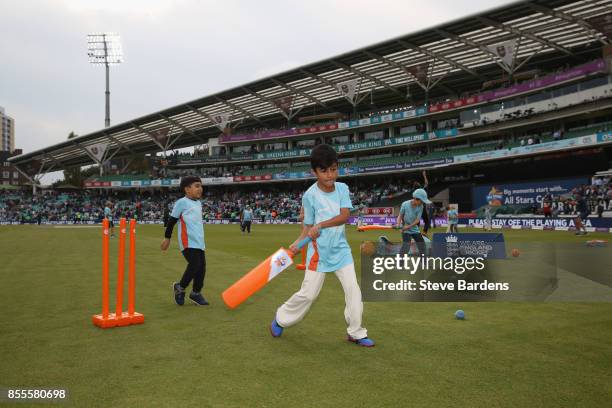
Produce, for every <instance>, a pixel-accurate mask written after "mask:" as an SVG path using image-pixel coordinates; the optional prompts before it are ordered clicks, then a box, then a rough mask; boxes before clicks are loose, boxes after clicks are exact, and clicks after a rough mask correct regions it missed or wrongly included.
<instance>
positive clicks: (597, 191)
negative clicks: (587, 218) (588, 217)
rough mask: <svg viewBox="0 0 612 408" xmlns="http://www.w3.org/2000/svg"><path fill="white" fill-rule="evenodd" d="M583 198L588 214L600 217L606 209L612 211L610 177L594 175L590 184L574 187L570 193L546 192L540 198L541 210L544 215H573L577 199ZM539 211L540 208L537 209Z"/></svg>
mask: <svg viewBox="0 0 612 408" xmlns="http://www.w3.org/2000/svg"><path fill="white" fill-rule="evenodd" d="M581 197H582V198H584V199H585V201H586V203H587V206H588V209H589V213H590V214H595V215H597V216H598V217H602V216H603V213H604V212H606V211H612V183H610V177H609V176H607V177H594V178H593V180H592V184H590V185H582V186H578V187H576V188H574V189H573V190H572V192H571V194H566V195H553V194H547V195H545V196H544V199H543V200H542V208H541V211H542V213H543V214H544V215H545V216H548V217H552V216H556V215H575V214H577V213H578V212H579V211H578V208H577V201H578V200H579V199H580V198H581ZM538 211H540V210H538Z"/></svg>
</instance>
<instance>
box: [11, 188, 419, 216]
mask: <svg viewBox="0 0 612 408" xmlns="http://www.w3.org/2000/svg"><path fill="white" fill-rule="evenodd" d="M304 190H305V188H304V187H303V186H300V187H295V188H293V189H287V188H285V189H284V190H274V189H270V188H268V189H267V190H265V191H264V190H259V191H249V192H245V191H236V190H235V189H224V188H221V187H218V188H214V189H213V188H210V189H209V188H205V190H204V196H203V198H202V212H203V217H204V219H205V220H207V221H210V220H215V219H230V220H237V219H238V218H240V213H241V212H242V210H244V208H245V207H247V206H250V207H251V209H252V210H253V214H254V217H255V218H256V219H257V220H260V221H263V222H265V221H276V220H287V221H296V220H297V218H298V216H299V213H300V207H301V196H302V193H303V191H304ZM351 191H352V202H353V206H354V207H355V208H356V209H358V208H361V207H367V206H375V205H377V204H379V203H381V202H382V201H383V200H384V199H386V198H391V197H393V196H395V195H397V194H401V193H403V192H406V191H408V187H402V186H400V185H399V184H393V183H388V184H384V185H373V186H372V185H369V186H368V185H366V184H356V185H354V186H351ZM180 196H181V195H180V193H179V191H178V189H172V190H142V191H141V190H129V191H116V190H115V191H112V190H79V191H58V190H47V191H43V192H42V193H39V194H37V195H32V192H31V190H0V222H20V223H37V222H41V223H42V222H67V223H77V224H78V223H89V222H99V221H100V220H101V219H102V218H103V214H104V207H105V206H107V205H109V204H110V205H109V207H110V208H111V211H112V214H113V217H114V218H115V219H118V218H120V217H126V218H131V217H136V218H137V219H139V220H143V221H161V220H162V219H163V216H164V210H165V209H166V208H168V209H170V208H171V206H172V203H173V202H174V201H175V200H177V199H178V198H180Z"/></svg>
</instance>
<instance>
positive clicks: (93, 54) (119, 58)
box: [87, 33, 123, 127]
mask: <svg viewBox="0 0 612 408" xmlns="http://www.w3.org/2000/svg"><path fill="white" fill-rule="evenodd" d="M87 56H88V57H89V62H90V63H91V64H94V65H104V67H105V68H106V92H105V96H106V116H105V117H104V127H109V126H110V88H109V82H110V81H109V78H110V75H109V71H110V69H109V68H110V66H111V65H119V64H121V63H122V62H123V51H122V49H121V41H120V38H119V36H118V35H117V34H114V33H95V34H88V35H87Z"/></svg>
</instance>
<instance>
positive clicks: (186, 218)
mask: <svg viewBox="0 0 612 408" xmlns="http://www.w3.org/2000/svg"><path fill="white" fill-rule="evenodd" d="M180 188H181V190H183V192H184V193H185V197H183V198H181V199H179V200H177V201H176V202H175V203H174V207H173V208H172V214H170V219H169V220H168V225H167V226H166V233H165V239H164V240H163V241H162V243H161V250H162V251H165V250H166V249H168V247H169V246H170V238H172V230H173V229H174V224H176V223H177V222H178V221H180V224H179V227H178V230H179V234H178V243H179V248H180V250H181V252H182V253H183V256H184V257H185V259H186V260H187V268H186V269H185V272H184V273H183V277H182V278H181V280H180V282H175V283H174V284H173V285H172V289H173V290H174V301H175V302H176V304H177V305H179V306H182V305H183V304H184V303H185V289H186V288H187V286H189V284H190V283H191V281H193V288H192V291H191V293H190V294H189V299H191V301H192V302H193V303H195V304H196V305H199V306H206V305H208V302H207V301H206V299H205V298H204V296H202V294H201V293H200V292H201V291H202V288H203V287H204V275H205V274H206V256H205V254H204V249H205V245H204V223H203V221H202V203H201V202H200V198H202V181H201V180H200V178H199V177H196V176H186V177H183V178H182V179H181V184H180Z"/></svg>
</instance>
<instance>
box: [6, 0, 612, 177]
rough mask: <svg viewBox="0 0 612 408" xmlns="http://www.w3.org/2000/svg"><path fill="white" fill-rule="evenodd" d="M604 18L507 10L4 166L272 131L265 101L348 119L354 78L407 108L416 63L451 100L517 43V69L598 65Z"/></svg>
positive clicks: (40, 167)
mask: <svg viewBox="0 0 612 408" xmlns="http://www.w3.org/2000/svg"><path fill="white" fill-rule="evenodd" d="M611 10H612V0H588V1H577V0H531V1H520V2H515V3H511V4H509V5H505V6H503V7H499V8H495V9H492V10H488V11H483V12H482V13H479V14H476V15H473V16H469V17H465V18H462V19H459V20H455V21H451V22H448V23H445V24H441V25H439V26H436V27H432V28H428V29H425V30H422V31H418V32H415V33H411V34H408V35H404V36H401V37H397V38H393V39H390V40H387V41H383V42H380V43H378V44H373V45H370V46H367V47H364V48H361V49H358V50H354V51H351V52H347V53H345V54H342V55H338V56H335V57H332V58H328V59H325V60H323V61H319V62H315V63H312V64H308V65H304V66H301V67H298V68H295V69H292V70H289V71H285V72H282V73H279V74H276V75H273V76H270V77H267V78H263V79H259V80H256V81H254V82H250V83H248V84H244V85H241V86H237V87H235V88H232V89H228V90H225V91H222V92H218V93H216V94H213V95H208V96H205V97H202V98H200V99H196V100H193V101H190V102H187V103H183V104H180V105H177V106H174V107H171V108H168V109H164V110H162V111H159V112H155V113H151V114H148V115H146V116H143V117H140V118H136V119H133V120H130V121H127V122H124V123H121V124H118V125H115V126H112V127H108V128H105V129H101V130H98V131H96V132H93V133H90V134H88V135H84V136H80V137H76V138H73V139H70V140H67V141H65V142H63V143H59V144H55V145H52V146H49V147H46V148H44V149H40V150H37V151H33V152H30V153H27V154H23V155H20V156H17V157H13V158H11V159H10V161H11V162H12V163H13V164H15V165H16V166H17V167H18V168H19V169H20V170H21V171H24V172H26V173H29V174H31V175H32V174H41V173H45V172H49V171H54V170H59V169H62V168H65V167H68V166H74V165H88V164H94V163H95V162H96V160H95V159H94V157H95V156H94V155H92V154H91V149H92V147H93V146H95V145H97V144H98V143H108V148H107V154H106V155H105V157H104V160H108V159H110V158H112V157H125V156H130V155H133V154H135V153H153V152H159V151H162V150H165V149H164V148H166V149H168V148H172V149H175V148H180V147H187V146H193V145H198V144H202V143H206V142H207V141H208V139H209V138H211V137H217V136H218V135H219V130H218V128H217V127H216V126H215V124H214V123H213V122H212V120H211V119H210V117H211V116H215V115H218V114H225V113H229V114H231V120H232V122H233V123H234V124H236V123H239V124H240V127H266V128H273V127H274V126H279V125H280V124H281V123H283V119H284V118H283V116H282V115H281V111H280V109H279V108H278V107H276V106H275V105H274V103H273V102H272V101H273V100H275V99H277V98H280V97H284V96H291V97H292V98H293V104H294V106H293V108H294V109H300V108H302V109H303V110H302V112H304V113H309V112H310V113H311V114H312V113H317V114H322V113H331V112H343V113H350V112H352V111H353V106H352V105H351V104H350V103H349V101H348V100H347V99H346V98H344V97H343V96H342V95H341V94H340V93H339V92H338V89H337V84H339V83H342V82H344V81H349V80H352V79H358V81H359V83H360V85H359V88H358V91H359V93H360V94H361V95H363V94H366V95H368V94H370V93H371V94H372V100H373V101H374V102H375V104H376V106H378V107H381V108H382V107H390V106H394V105H402V104H403V105H406V104H407V86H409V87H410V93H411V94H412V96H413V97H414V98H415V99H418V98H419V96H424V91H423V90H422V89H421V87H420V86H418V84H417V82H416V80H415V77H413V76H412V75H410V74H408V72H407V69H408V71H409V70H410V68H414V67H418V66H423V65H424V64H428V67H429V68H428V69H430V71H429V73H430V76H431V77H432V78H433V80H437V79H441V81H440V82H439V83H438V85H436V86H435V87H434V88H432V89H431V90H430V91H429V93H428V96H429V98H431V99H435V98H438V99H439V98H448V97H456V96H458V95H459V94H460V93H462V92H465V91H466V90H473V91H476V90H478V89H480V88H481V86H482V84H483V82H485V81H488V80H495V79H499V78H500V77H501V75H502V68H501V63H500V61H499V58H498V56H497V55H496V54H495V53H494V52H492V51H490V49H489V48H488V47H487V46H491V45H499V44H503V43H504V42H506V41H509V40H513V39H516V40H517V41H518V44H519V45H518V48H516V54H517V55H516V57H517V61H518V63H519V64H521V63H523V64H522V68H521V69H522V70H529V69H534V68H536V67H537V68H544V69H556V68H558V67H559V66H562V65H565V64H571V65H574V64H580V63H584V62H586V61H589V60H592V59H594V58H598V57H600V56H601V47H602V45H604V44H609V43H610V38H607V37H606V36H605V34H604V33H603V32H601V31H598V29H597V27H601V26H600V25H598V24H594V23H593V21H596V19H595V20H592V19H593V18H594V17H597V16H600V17H599V18H600V19H601V16H602V15H605V14H609V13H610V12H611ZM410 18H418V16H411V17H410ZM374 23H375V21H373V24H374ZM411 85H414V86H411ZM366 99H368V100H369V99H370V98H366ZM420 100H423V99H420ZM368 102H369V101H368ZM370 107H371V106H370ZM358 108H359V107H358ZM285 123H286V122H285ZM160 135H161V136H164V135H167V137H165V138H160V137H159V136H160ZM160 140H163V141H165V144H162V143H160Z"/></svg>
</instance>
